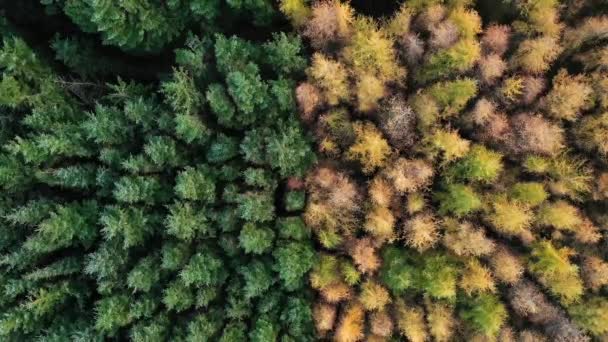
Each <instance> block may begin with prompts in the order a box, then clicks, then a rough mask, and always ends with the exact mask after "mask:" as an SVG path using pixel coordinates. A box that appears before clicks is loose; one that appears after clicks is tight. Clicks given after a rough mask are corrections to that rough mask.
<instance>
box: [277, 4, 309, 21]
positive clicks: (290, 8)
mask: <svg viewBox="0 0 608 342" xmlns="http://www.w3.org/2000/svg"><path fill="white" fill-rule="evenodd" d="M279 9H280V10H281V12H283V14H285V15H286V16H287V17H288V18H289V19H290V20H291V22H292V23H293V25H294V26H296V27H301V26H303V25H304V24H305V23H306V21H307V20H308V19H309V17H310V15H311V14H312V11H311V9H310V7H308V5H307V4H306V1H305V0H281V2H280V5H279Z"/></svg>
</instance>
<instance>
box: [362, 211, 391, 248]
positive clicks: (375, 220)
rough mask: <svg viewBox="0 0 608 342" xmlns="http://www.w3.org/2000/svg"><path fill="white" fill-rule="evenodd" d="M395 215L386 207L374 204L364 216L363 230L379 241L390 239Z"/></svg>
mask: <svg viewBox="0 0 608 342" xmlns="http://www.w3.org/2000/svg"><path fill="white" fill-rule="evenodd" d="M394 226H395V217H394V216H393V214H392V213H391V211H390V210H389V209H388V208H386V207H381V206H375V207H373V208H372V209H371V210H370V211H369V212H368V213H367V216H366V220H365V225H364V228H365V230H366V231H367V232H368V233H370V234H371V235H372V236H374V237H375V238H376V239H378V240H380V241H388V240H392V238H393V235H394V231H393V227H394Z"/></svg>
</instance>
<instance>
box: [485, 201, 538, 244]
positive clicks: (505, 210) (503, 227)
mask: <svg viewBox="0 0 608 342" xmlns="http://www.w3.org/2000/svg"><path fill="white" fill-rule="evenodd" d="M491 207H492V209H491V212H490V213H489V214H488V220H489V221H490V223H491V224H492V226H493V227H494V228H496V230H497V231H499V232H501V233H503V234H506V235H511V236H522V234H526V230H527V229H528V228H529V227H530V224H531V222H532V219H533V217H534V216H533V213H532V212H531V210H530V208H528V207H527V206H525V205H523V204H521V203H518V202H515V201H511V200H508V199H507V198H506V197H505V196H499V197H497V198H496V199H494V200H493V201H492V203H491Z"/></svg>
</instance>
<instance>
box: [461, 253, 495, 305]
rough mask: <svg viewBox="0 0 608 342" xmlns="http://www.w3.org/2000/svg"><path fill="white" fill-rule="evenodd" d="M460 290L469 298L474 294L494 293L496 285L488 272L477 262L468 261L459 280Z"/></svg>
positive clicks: (474, 260)
mask: <svg viewBox="0 0 608 342" xmlns="http://www.w3.org/2000/svg"><path fill="white" fill-rule="evenodd" d="M460 288H462V290H463V291H464V292H465V293H466V294H467V295H469V296H470V295H472V294H476V293H482V292H494V291H495V290H496V285H495V284H494V279H493V278H492V274H491V273H490V270H488V269H487V268H486V267H484V266H482V265H481V263H479V260H477V259H469V260H468V261H467V262H466V265H465V267H464V271H463V274H462V278H461V279H460Z"/></svg>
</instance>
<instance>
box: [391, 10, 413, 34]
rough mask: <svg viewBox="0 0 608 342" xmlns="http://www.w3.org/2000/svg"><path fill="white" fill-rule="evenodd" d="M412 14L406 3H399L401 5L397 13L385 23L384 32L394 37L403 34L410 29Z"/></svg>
mask: <svg viewBox="0 0 608 342" xmlns="http://www.w3.org/2000/svg"><path fill="white" fill-rule="evenodd" d="M412 15H413V13H412V10H411V9H410V8H409V7H408V6H407V5H406V3H403V4H401V7H400V8H399V10H398V11H397V13H396V14H395V15H394V16H393V17H392V18H391V19H390V20H389V22H388V24H387V25H386V33H387V34H389V35H391V36H394V37H402V36H405V35H406V34H407V33H408V32H409V30H410V24H411V21H412Z"/></svg>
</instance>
